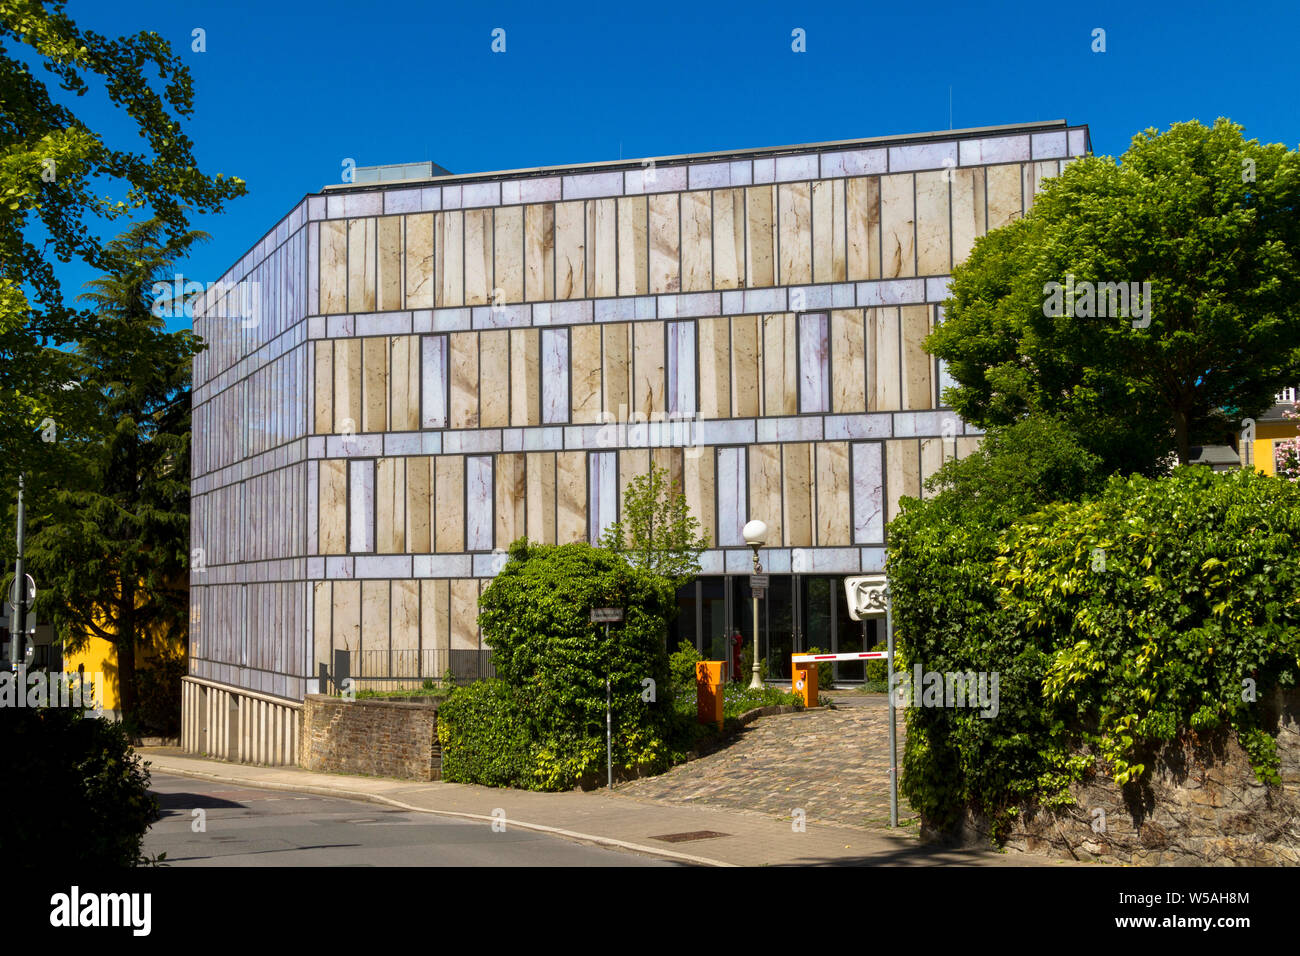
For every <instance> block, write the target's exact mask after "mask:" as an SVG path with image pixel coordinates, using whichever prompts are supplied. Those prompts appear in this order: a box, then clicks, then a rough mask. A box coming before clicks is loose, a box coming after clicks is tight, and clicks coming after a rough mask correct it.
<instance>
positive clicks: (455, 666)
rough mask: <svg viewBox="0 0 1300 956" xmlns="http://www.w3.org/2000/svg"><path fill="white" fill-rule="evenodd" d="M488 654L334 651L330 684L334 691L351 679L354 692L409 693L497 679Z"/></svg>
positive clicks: (450, 651) (487, 651) (439, 649)
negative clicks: (429, 684) (432, 683)
mask: <svg viewBox="0 0 1300 956" xmlns="http://www.w3.org/2000/svg"><path fill="white" fill-rule="evenodd" d="M491 653H492V652H491V651H489V650H486V649H484V650H478V649H470V650H449V649H447V648H436V649H432V650H428V649H426V650H395V649H394V650H363V651H359V652H357V651H335V652H334V662H333V663H334V666H333V668H332V669H331V670H330V673H329V680H330V683H331V684H332V685H333V687H334V689H337V688H338V686H339V684H340V682H341V681H342V680H343V679H344V678H348V677H350V678H352V682H353V683H352V686H353V689H354V690H399V689H400V690H408V689H415V688H418V687H420V686H422V685H423V684H424V683H425V682H426V681H435V682H436V683H438V684H445V683H447V682H448V678H450V680H451V682H453V683H456V684H468V683H471V682H472V681H476V680H484V679H487V678H490V677H495V676H496V668H494V667H493V666H492V661H491Z"/></svg>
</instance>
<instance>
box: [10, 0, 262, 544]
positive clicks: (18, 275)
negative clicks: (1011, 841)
mask: <svg viewBox="0 0 1300 956" xmlns="http://www.w3.org/2000/svg"><path fill="white" fill-rule="evenodd" d="M64 10H65V4H64V3H63V2H61V0H53V2H40V0H3V2H0V101H3V103H4V136H3V138H2V139H0V193H2V194H3V196H4V202H2V203H0V368H3V369H4V377H3V381H2V382H0V447H2V448H4V449H5V454H4V455H3V456H0V486H2V487H5V488H12V487H13V485H14V481H13V478H14V474H15V471H16V469H17V467H18V466H19V464H20V463H21V465H22V466H23V467H24V468H26V470H27V471H28V473H29V474H31V475H32V477H33V479H34V481H33V486H32V487H33V488H39V487H41V486H42V485H43V484H44V482H46V481H48V482H50V483H57V481H58V479H59V476H61V475H64V474H67V473H68V472H67V470H66V468H65V467H64V466H65V464H66V463H65V462H64V461H63V460H62V458H61V456H60V453H59V452H60V449H59V447H58V445H57V443H47V442H44V441H42V440H41V422H42V421H43V420H44V419H46V418H47V417H48V418H51V419H52V420H53V421H54V422H55V423H56V424H57V426H58V428H59V430H60V432H64V431H73V432H75V431H79V430H81V429H83V428H86V427H89V424H90V423H89V421H88V418H87V412H86V405H85V403H84V402H83V401H82V399H81V396H79V395H78V394H77V392H76V390H66V389H64V388H63V386H64V384H65V383H67V382H69V381H75V380H77V379H78V377H79V376H78V374H77V367H78V363H77V361H76V359H75V358H74V357H73V356H72V355H71V353H70V352H68V351H67V350H66V349H65V348H63V346H65V345H66V344H67V343H69V342H76V341H85V340H87V339H93V338H103V337H106V336H107V335H109V334H111V333H108V332H106V331H105V330H103V329H101V328H100V327H99V325H98V323H97V322H96V321H95V319H94V317H93V316H92V315H90V314H88V313H85V312H81V311H77V310H74V309H72V308H70V307H69V306H68V305H66V304H65V302H64V296H63V290H62V287H61V285H60V282H59V279H58V276H57V274H56V263H57V262H71V261H74V260H75V261H79V262H82V263H85V264H86V265H88V266H90V267H92V268H95V269H107V268H109V263H108V261H107V259H106V257H105V250H104V247H103V246H102V240H101V237H100V235H99V234H98V233H99V232H100V230H101V228H102V227H103V226H106V225H110V224H113V223H120V222H121V221H122V220H123V219H124V218H128V217H136V216H140V217H155V218H157V219H158V220H159V221H160V222H161V223H162V224H163V228H164V230H165V232H166V234H167V235H168V237H169V238H170V239H171V240H173V241H179V240H180V239H181V237H182V236H183V235H184V234H185V230H186V228H187V221H188V218H189V217H190V216H191V215H193V214H195V213H209V212H220V211H221V210H222V208H223V206H224V204H225V203H226V201H228V200H230V199H234V198H236V197H239V196H242V195H244V193H245V191H246V190H245V186H244V183H243V182H242V181H241V180H239V179H229V178H225V177H223V176H220V175H218V176H215V177H212V176H208V175H206V174H205V173H203V172H202V171H201V170H200V169H199V163H198V160H197V159H196V157H195V155H194V147H193V143H192V142H191V141H190V139H189V137H188V136H187V135H186V134H185V132H184V128H183V125H182V124H183V123H184V121H186V120H187V119H189V118H190V117H191V116H192V114H193V111H194V87H193V82H192V78H191V75H190V71H189V69H188V67H186V66H185V64H184V63H183V62H182V59H181V57H180V56H179V55H176V54H174V53H173V52H172V50H171V47H170V45H169V44H168V43H167V41H166V40H164V39H163V38H162V37H161V36H160V35H159V34H157V33H154V32H141V33H138V34H136V35H134V36H128V37H119V38H111V37H105V36H103V35H101V34H98V33H94V32H91V31H85V30H80V29H78V28H77V26H76V24H75V23H74V22H73V21H72V20H71V19H70V18H69V17H68V16H67V15H66V13H65V12H64ZM89 104H94V105H89ZM86 107H89V108H86ZM96 126H101V127H102V129H103V130H104V131H105V132H108V131H111V132H113V133H114V137H113V139H114V140H115V141H110V139H109V138H106V137H105V135H103V133H101V132H98V131H96V129H95V128H94V127H96ZM114 228H116V227H114ZM33 500H34V499H33ZM0 557H3V558H5V559H6V560H7V558H8V553H7V552H6V553H5V554H3V555H0Z"/></svg>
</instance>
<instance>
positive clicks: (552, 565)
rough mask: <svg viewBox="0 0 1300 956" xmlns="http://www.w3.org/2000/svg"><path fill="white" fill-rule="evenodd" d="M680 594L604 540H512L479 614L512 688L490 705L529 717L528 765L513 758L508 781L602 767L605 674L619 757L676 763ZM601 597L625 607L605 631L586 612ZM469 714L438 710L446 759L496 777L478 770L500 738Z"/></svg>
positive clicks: (574, 779) (547, 785)
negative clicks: (673, 620)
mask: <svg viewBox="0 0 1300 956" xmlns="http://www.w3.org/2000/svg"><path fill="white" fill-rule="evenodd" d="M673 600H674V594H673V589H672V587H671V585H670V583H668V582H667V581H666V580H665V579H664V578H662V577H659V576H656V575H654V574H651V573H649V572H646V571H643V570H640V569H637V568H634V567H632V566H631V565H629V564H628V563H627V561H625V560H624V559H623V558H622V557H620V556H619V555H617V554H614V553H611V552H609V551H605V550H602V549H598V548H593V547H591V546H590V545H586V544H568V545H563V546H559V547H556V546H553V545H533V544H529V543H528V542H525V541H518V542H515V544H514V545H512V546H511V549H510V560H509V561H508V562H507V563H506V566H505V567H504V568H503V569H502V570H501V572H500V573H499V574H498V575H497V577H496V578H495V579H494V580H493V582H492V584H491V585H490V586H489V587H488V588H487V590H486V591H484V593H483V596H482V598H481V599H480V601H479V608H480V614H479V624H480V626H481V627H482V628H483V633H484V640H485V641H486V643H487V644H488V646H489V647H491V648H492V662H493V664H494V666H495V667H496V673H497V677H498V678H499V679H500V681H501V684H500V685H494V686H497V687H499V688H506V689H508V695H507V690H501V689H498V690H494V691H492V692H491V693H492V694H495V695H497V696H495V697H493V702H492V704H491V710H490V711H489V712H490V713H491V714H496V715H498V716H499V717H500V719H501V720H505V717H506V715H512V719H515V720H516V722H522V723H521V725H522V726H524V727H525V728H526V729H527V734H528V740H529V742H530V747H529V750H528V761H529V765H528V768H527V772H524V771H521V770H519V769H518V767H517V766H516V764H514V763H510V767H512V768H514V769H513V770H512V773H514V776H513V777H512V780H513V782H512V785H514V786H526V787H530V788H535V789H543V790H562V789H568V788H571V787H574V786H577V785H579V784H581V783H583V782H585V781H586V780H588V779H592V778H595V777H596V776H598V775H603V773H604V770H605V681H606V677H607V676H608V677H609V679H610V681H611V684H612V697H613V714H614V735H613V737H614V739H613V750H614V764H615V766H616V767H617V768H619V769H620V770H623V771H629V772H638V771H640V772H653V771H655V770H659V769H665V768H666V767H667V766H669V765H670V762H671V759H672V754H673V753H674V748H675V747H677V744H678V742H677V741H676V740H675V738H674V734H675V732H676V731H677V730H679V729H680V722H679V721H678V720H677V718H676V717H675V716H674V708H673V702H672V681H671V677H670V673H669V665H668V653H667V650H666V648H665V641H666V635H667V630H668V621H669V619H670V615H671V614H673V613H675V608H674V606H673ZM596 607H621V608H624V610H625V620H624V622H623V623H622V624H616V625H611V626H610V628H609V638H608V640H607V639H606V637H605V628H604V626H603V625H599V624H592V623H591V622H590V620H589V612H590V610H591V609H592V608H596ZM647 679H649V681H651V682H653V683H645V681H646V680H647ZM651 688H653V689H654V694H653V697H654V699H653V700H652V699H648V698H649V697H650V696H651V695H650V693H649V691H650V689H651ZM459 693H460V692H459V691H458V692H457V694H459ZM479 693H480V694H483V693H487V692H486V691H479ZM507 696H508V697H509V701H508V703H507V702H506V697H507ZM455 699H456V695H453V697H452V701H454V700H455ZM475 700H477V698H475ZM452 701H449V703H451V702H452ZM468 706H469V705H465V707H466V708H468ZM484 706H487V705H484ZM503 708H513V710H506V709H503ZM466 716H467V715H466V713H465V711H464V710H462V709H458V708H457V707H456V706H453V707H452V708H451V710H450V712H448V711H447V710H446V705H444V709H443V710H442V711H440V712H439V725H440V726H441V725H442V724H443V723H444V722H445V723H446V724H447V734H448V747H449V751H447V752H444V760H446V759H448V757H450V759H451V760H452V763H453V766H454V767H456V770H455V773H457V774H460V775H461V776H458V777H457V779H461V780H465V781H472V782H475V783H491V784H495V785H500V783H501V781H502V780H503V779H504V778H505V777H506V776H507V774H505V773H504V771H501V770H500V768H498V771H494V772H487V770H485V769H483V768H484V767H485V762H486V761H488V759H489V757H490V756H491V753H492V750H493V747H494V746H495V745H494V743H493V742H492V741H491V740H486V739H483V738H482V736H481V735H480V732H479V729H478V728H477V726H476V725H475V723H474V722H472V721H470V722H466V720H465V717H466ZM440 733H441V731H440ZM458 750H460V751H461V752H459V753H456V751H458ZM511 752H512V753H515V752H516V751H513V750H512V751H511ZM511 759H512V760H514V759H515V758H513V757H512V758H511ZM457 761H459V763H457Z"/></svg>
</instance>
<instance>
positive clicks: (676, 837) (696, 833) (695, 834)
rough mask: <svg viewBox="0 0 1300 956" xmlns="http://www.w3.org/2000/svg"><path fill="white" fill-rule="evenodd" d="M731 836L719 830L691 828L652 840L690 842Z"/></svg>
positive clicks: (653, 837) (665, 834)
mask: <svg viewBox="0 0 1300 956" xmlns="http://www.w3.org/2000/svg"><path fill="white" fill-rule="evenodd" d="M724 836H730V834H728V833H719V832H718V831H717V830H691V831H690V832H689V833H664V834H662V835H660V836H652V837H651V838H650V839H652V840H660V841H662V842H664V843H690V842H691V841H692V840H712V839H713V838H714V837H724Z"/></svg>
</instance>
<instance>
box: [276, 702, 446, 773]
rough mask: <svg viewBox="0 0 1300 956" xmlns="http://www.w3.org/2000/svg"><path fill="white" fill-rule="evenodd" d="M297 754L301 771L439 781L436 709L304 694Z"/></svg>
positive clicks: (415, 704)
mask: <svg viewBox="0 0 1300 956" xmlns="http://www.w3.org/2000/svg"><path fill="white" fill-rule="evenodd" d="M299 753H300V754H302V758H301V764H302V767H303V768H304V769H305V770H317V771H321V772H325V773H365V774H372V775H374V776H379V777H397V778H399V779H403V780H440V779H441V778H442V750H441V748H440V747H439V746H438V705H437V704H436V703H411V702H407V701H397V700H376V699H372V698H364V699H361V700H352V701H349V700H344V699H342V698H339V697H329V696H325V695H322V694H308V695H307V699H306V701H305V703H304V705H303V720H302V736H301V743H300V747H299Z"/></svg>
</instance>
